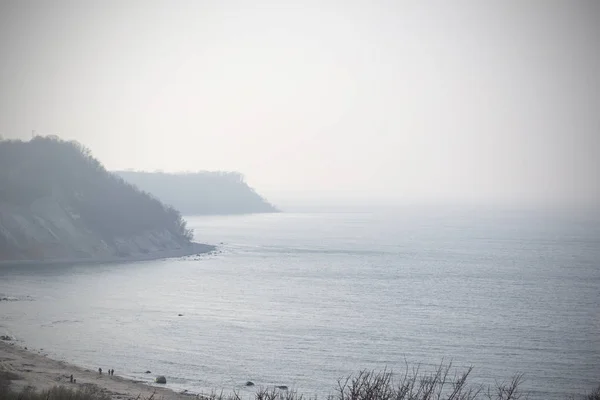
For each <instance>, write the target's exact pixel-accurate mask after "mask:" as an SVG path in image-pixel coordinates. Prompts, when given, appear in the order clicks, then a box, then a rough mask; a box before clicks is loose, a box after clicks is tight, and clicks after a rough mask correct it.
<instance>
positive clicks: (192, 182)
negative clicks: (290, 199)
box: [115, 171, 278, 215]
mask: <svg viewBox="0 0 600 400" xmlns="http://www.w3.org/2000/svg"><path fill="white" fill-rule="evenodd" d="M115 173H116V174H117V175H118V176H120V177H122V178H123V179H124V180H125V181H127V182H129V183H131V184H134V185H135V186H137V187H139V188H140V189H141V190H144V191H146V192H148V193H151V194H152V195H153V196H156V197H157V198H158V199H160V200H161V201H162V202H164V203H165V204H169V205H171V206H173V207H175V208H176V209H178V210H179V211H181V212H182V213H183V214H184V215H227V214H252V213H272V212H278V210H277V208H276V207H275V206H273V205H272V204H270V203H269V202H268V201H267V200H266V199H264V198H263V197H262V196H261V195H259V194H258V193H257V192H256V191H255V190H254V189H252V188H251V187H250V186H249V185H248V184H247V183H246V181H245V179H244V176H243V175H242V174H240V173H237V172H208V171H203V172H192V173H164V172H136V171H116V172H115Z"/></svg>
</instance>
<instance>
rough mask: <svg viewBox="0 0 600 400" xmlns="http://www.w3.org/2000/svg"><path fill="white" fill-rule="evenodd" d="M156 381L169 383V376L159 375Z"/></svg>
mask: <svg viewBox="0 0 600 400" xmlns="http://www.w3.org/2000/svg"><path fill="white" fill-rule="evenodd" d="M154 382H156V383H162V384H166V383H167V378H165V377H164V376H163V375H159V376H157V377H156V379H154Z"/></svg>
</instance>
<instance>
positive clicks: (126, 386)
mask: <svg viewBox="0 0 600 400" xmlns="http://www.w3.org/2000/svg"><path fill="white" fill-rule="evenodd" d="M1 370H5V371H10V372H13V373H15V374H16V375H18V376H19V378H20V379H18V380H13V381H11V384H10V388H11V389H12V390H14V391H17V392H18V391H21V390H23V389H25V388H27V387H33V388H34V389H35V390H36V391H42V390H47V389H50V388H52V387H55V386H64V387H66V388H72V389H85V388H86V387H89V386H95V387H97V388H99V389H100V390H101V391H102V392H104V393H106V394H107V395H109V396H110V398H111V399H113V400H129V399H142V400H143V399H149V398H151V397H152V396H154V397H155V398H159V399H164V400H184V399H187V400H189V399H190V398H192V397H193V398H205V396H202V395H201V394H194V393H189V392H176V391H174V390H173V389H170V388H168V387H161V386H153V385H149V384H147V383H145V382H142V381H136V380H133V379H129V378H124V377H121V376H119V375H118V372H119V371H117V375H113V376H109V375H108V374H107V373H106V372H104V371H103V373H102V374H99V373H98V371H92V370H89V369H86V368H83V367H79V366H77V365H74V364H70V363H67V362H65V361H58V360H54V359H52V358H49V357H47V356H45V355H42V354H36V353H34V352H32V351H29V350H26V349H25V348H23V347H21V346H19V345H18V344H17V343H15V342H5V341H0V371H1ZM71 374H72V375H73V377H74V378H75V379H76V383H71V382H70V378H69V377H70V375H71ZM151 376H154V375H151Z"/></svg>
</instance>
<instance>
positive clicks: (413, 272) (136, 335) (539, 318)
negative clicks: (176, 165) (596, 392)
mask: <svg viewBox="0 0 600 400" xmlns="http://www.w3.org/2000/svg"><path fill="white" fill-rule="evenodd" d="M188 219H189V221H190V223H191V226H192V227H193V228H195V229H196V234H197V239H198V240H202V241H207V242H210V243H221V242H223V244H222V245H220V246H219V249H220V250H221V251H222V253H220V254H215V255H210V256H203V257H191V258H188V259H180V260H160V261H150V262H143V263H135V264H129V265H118V264H112V265H104V266H102V265H94V266H84V265H71V266H65V267H60V266H58V267H53V268H48V267H35V266H29V267H23V266H19V267H14V268H10V267H0V276H1V278H2V279H0V294H4V295H9V296H14V297H16V298H19V299H24V301H13V302H6V301H5V302H0V310H1V312H0V334H4V332H6V333H8V334H10V335H14V336H16V337H17V338H18V339H19V340H22V341H24V342H22V343H24V344H25V345H27V346H29V348H30V349H31V348H34V349H39V348H43V349H44V352H47V353H49V354H50V355H51V356H53V357H57V358H61V359H66V360H68V361H72V362H77V363H79V364H82V365H85V366H87V367H89V368H91V369H92V370H95V369H97V368H98V366H102V367H103V369H108V368H115V370H116V371H117V374H118V375H125V376H130V377H135V378H136V379H142V380H144V381H150V380H151V379H152V376H150V377H149V376H148V375H146V374H144V371H146V370H151V371H152V372H153V373H154V374H164V375H166V376H167V381H168V387H170V388H174V389H178V390H182V389H188V390H192V391H204V392H210V391H211V390H212V389H216V390H218V391H220V390H221V389H223V390H225V391H230V390H233V389H236V390H241V391H242V395H243V398H248V397H247V395H248V394H249V393H250V392H251V391H252V390H253V389H251V390H248V389H247V388H245V387H244V384H245V382H246V381H247V380H252V381H253V382H255V383H256V385H257V387H260V386H262V387H272V385H287V386H289V387H290V388H291V389H295V390H298V391H299V392H300V393H303V394H305V395H314V394H318V395H319V397H323V396H324V395H326V394H329V393H332V391H333V390H334V388H335V384H336V380H337V379H338V378H340V377H342V376H344V375H346V374H349V373H353V372H356V371H358V370H359V369H362V368H375V369H383V368H386V367H387V368H389V369H392V370H394V372H397V373H400V372H403V370H404V367H405V364H404V363H405V361H407V362H409V363H410V365H411V367H412V366H415V365H417V364H418V363H422V364H423V366H422V368H423V369H425V370H428V369H429V368H431V367H432V365H435V364H438V363H439V362H440V361H441V360H442V359H444V360H446V361H448V360H453V361H454V363H455V365H456V366H457V367H458V368H460V369H463V368H465V367H467V366H469V365H473V366H474V371H473V382H474V383H476V384H480V383H486V384H493V383H494V380H500V381H501V380H504V379H508V378H510V377H511V376H512V375H513V374H514V373H517V372H524V373H525V378H526V381H525V383H524V385H523V389H525V390H528V391H531V392H532V393H531V394H532V395H531V397H530V398H531V399H533V400H537V399H539V400H542V399H545V400H547V399H565V398H566V395H567V394H568V393H572V394H574V393H583V392H585V391H589V390H591V389H592V388H594V387H596V386H597V385H598V376H600V369H599V368H600V334H599V332H600V325H599V324H600V314H599V310H600V291H598V283H599V282H600V270H599V269H598V260H599V259H600V220H595V221H591V220H589V219H588V218H587V217H586V216H582V215H574V214H567V213H565V214H547V213H542V212H538V213H532V212H526V213H522V212H515V211H497V210H496V211H495V212H481V211H473V210H467V211H464V210H441V209H440V208H432V209H425V210H415V209H411V208H406V209H402V210H397V211H396V212H395V213H388V212H386V213H380V212H377V213H335V214H327V213H319V214H308V213H303V214H292V213H283V214H267V215H253V216H242V217H239V216H237V217H195V218H188ZM27 296H30V298H28V297H27ZM27 300H29V301H27ZM180 313H181V314H183V316H181V317H179V316H178V314H180Z"/></svg>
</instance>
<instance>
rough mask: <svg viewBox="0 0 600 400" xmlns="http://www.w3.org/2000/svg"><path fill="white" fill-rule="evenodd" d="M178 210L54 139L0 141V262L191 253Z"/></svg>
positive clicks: (200, 248) (195, 248) (195, 247)
mask: <svg viewBox="0 0 600 400" xmlns="http://www.w3.org/2000/svg"><path fill="white" fill-rule="evenodd" d="M192 236H193V235H192V231H191V230H190V229H188V228H187V226H186V222H185V221H184V220H183V218H182V217H181V214H180V213H179V211H178V210H176V209H175V208H173V207H171V206H167V205H165V204H163V203H162V202H161V201H160V200H158V199H157V198H155V197H153V196H151V195H149V194H148V193H145V192H143V191H141V190H140V189H138V188H137V187H135V186H134V185H132V184H129V183H127V182H125V181H124V180H123V179H122V178H121V177H119V176H117V175H115V174H112V173H110V172H108V171H107V170H106V169H105V168H104V166H103V165H102V164H101V163H100V162H99V161H98V160H96V159H95V158H94V157H93V156H92V155H91V152H90V150H88V149H87V148H85V147H84V146H82V145H81V144H79V143H77V142H74V141H64V140H61V139H59V138H58V137H39V136H38V137H35V138H33V139H32V140H30V141H27V142H25V141H20V140H0V262H13V261H15V262H17V261H18V262H25V261H36V260H37V261H44V262H67V261H77V260H88V261H98V262H102V261H112V260H141V259H151V258H163V257H173V256H182V255H188V254H195V253H200V252H204V251H209V250H211V249H212V248H213V247H212V246H208V245H201V244H198V243H193V242H192Z"/></svg>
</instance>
